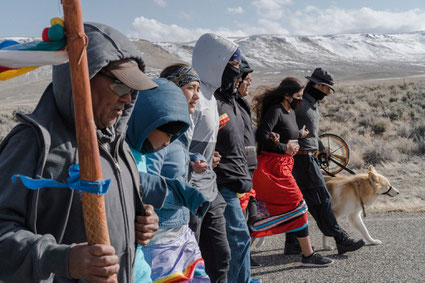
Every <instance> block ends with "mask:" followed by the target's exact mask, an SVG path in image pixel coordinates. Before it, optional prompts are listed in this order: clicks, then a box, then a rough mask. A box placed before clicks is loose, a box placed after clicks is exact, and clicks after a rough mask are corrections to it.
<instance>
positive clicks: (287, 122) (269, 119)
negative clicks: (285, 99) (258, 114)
mask: <svg viewBox="0 0 425 283" xmlns="http://www.w3.org/2000/svg"><path fill="white" fill-rule="evenodd" d="M270 132H275V133H278V134H279V135H280V139H279V143H278V144H275V143H274V142H273V141H271V140H270ZM299 134H300V131H299V129H298V125H297V120H296V116H295V111H293V110H291V111H290V112H288V111H286V110H285V108H283V106H282V105H281V104H275V105H272V106H270V107H269V108H268V109H266V111H265V112H264V114H263V117H262V119H261V121H260V124H259V125H258V129H257V132H256V134H255V138H256V140H257V143H258V153H260V152H261V151H268V152H275V153H280V154H284V153H285V152H286V144H287V143H288V141H289V140H297V139H298V138H299Z"/></svg>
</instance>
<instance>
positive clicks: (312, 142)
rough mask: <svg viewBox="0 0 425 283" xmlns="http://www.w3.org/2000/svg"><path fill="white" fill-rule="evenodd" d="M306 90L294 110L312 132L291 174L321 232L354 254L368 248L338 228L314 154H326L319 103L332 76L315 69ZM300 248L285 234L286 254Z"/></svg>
mask: <svg viewBox="0 0 425 283" xmlns="http://www.w3.org/2000/svg"><path fill="white" fill-rule="evenodd" d="M306 79H308V80H309V82H308V84H307V86H306V87H305V89H304V96H303V97H304V99H303V102H302V104H301V106H300V107H299V108H298V109H296V110H295V113H296V118H297V124H298V127H299V128H301V127H303V126H304V125H305V127H306V128H307V129H308V130H309V134H308V135H307V137H306V138H304V139H300V140H299V145H300V149H299V151H298V153H297V154H296V155H295V156H294V161H295V163H294V168H293V171H292V174H293V175H294V177H295V180H296V182H297V184H298V186H299V188H300V189H301V192H302V193H303V196H304V199H305V201H306V202H307V205H308V211H309V212H310V214H311V215H312V216H313V218H314V219H315V220H316V223H317V226H318V227H319V229H320V231H321V232H322V233H323V234H324V235H326V236H328V237H334V239H335V242H336V246H337V249H338V253H339V254H344V253H346V252H350V251H355V250H358V249H360V248H361V247H363V246H364V245H365V242H364V240H359V241H355V240H353V239H351V238H350V237H349V236H348V234H347V233H346V232H345V231H344V230H343V229H342V228H341V227H340V226H339V225H338V222H337V220H336V218H335V215H334V213H333V210H332V207H331V196H330V194H329V192H328V190H327V188H326V184H325V181H324V179H323V176H322V173H321V171H320V168H319V165H318V162H317V159H316V157H315V153H316V152H317V151H320V152H324V153H326V154H329V153H327V152H326V150H325V147H324V146H323V144H322V143H321V141H320V139H319V136H318V132H319V120H320V113H319V108H318V106H319V102H320V101H321V100H322V99H323V98H325V97H326V96H327V95H329V94H330V93H331V92H332V91H335V89H334V80H333V77H332V75H331V74H330V73H329V72H327V71H326V70H323V69H322V68H316V69H315V70H314V71H313V73H312V74H311V76H306ZM300 251H301V249H300V248H299V246H298V245H297V241H296V240H295V236H294V235H293V234H292V233H288V234H286V243H285V251H284V253H285V254H298V253H300Z"/></svg>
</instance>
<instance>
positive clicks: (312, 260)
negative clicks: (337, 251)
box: [301, 252, 334, 267]
mask: <svg viewBox="0 0 425 283" xmlns="http://www.w3.org/2000/svg"><path fill="white" fill-rule="evenodd" d="M333 262H334V261H333V260H332V259H330V258H328V257H324V256H321V255H320V254H318V253H315V252H314V253H312V254H311V255H309V256H304V255H302V257H301V265H302V266H307V267H325V266H328V265H331V264H332V263H333Z"/></svg>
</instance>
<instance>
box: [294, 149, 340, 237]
mask: <svg viewBox="0 0 425 283" xmlns="http://www.w3.org/2000/svg"><path fill="white" fill-rule="evenodd" d="M294 160H295V163H294V168H293V169H292V174H293V175H294V178H295V180H296V181H297V185H298V187H299V188H300V190H301V192H302V193H303V196H304V200H305V202H306V203H307V206H308V211H309V212H310V214H311V216H313V218H314V220H315V221H316V223H317V226H318V227H319V229H320V231H321V232H322V233H323V234H324V235H325V236H328V237H334V238H335V241H336V242H337V243H338V242H340V241H341V240H342V239H343V237H344V230H343V229H342V228H341V227H340V226H339V225H338V222H337V221H336V218H335V214H334V212H333V210H332V207H331V195H330V194H329V192H328V190H327V188H326V184H325V180H324V179H323V175H322V172H321V171H320V168H319V165H318V163H317V160H316V158H315V157H314V156H312V155H296V156H294ZM288 234H289V233H288ZM286 239H287V241H289V242H295V241H296V240H295V237H294V235H287V237H286Z"/></svg>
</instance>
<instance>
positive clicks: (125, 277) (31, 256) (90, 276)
mask: <svg viewBox="0 0 425 283" xmlns="http://www.w3.org/2000/svg"><path fill="white" fill-rule="evenodd" d="M84 28H85V33H86V34H87V36H88V38H89V44H88V46H87V57H88V62H89V74H90V86H91V93H92V103H93V115H94V123H95V125H96V128H97V138H98V142H99V151H100V160H101V166H102V172H103V176H104V178H105V179H110V180H111V183H110V186H109V191H108V192H107V193H106V194H105V209H106V216H107V223H108V230H109V235H110V239H111V245H110V246H109V245H92V246H89V245H88V244H87V243H86V242H87V239H86V236H85V228H84V223H83V213H82V206H81V194H82V193H81V191H74V190H70V189H68V188H57V187H53V188H48V187H44V188H41V189H39V190H35V191H32V190H29V189H27V188H26V187H25V186H24V185H23V184H22V183H21V182H20V181H16V182H14V183H12V182H11V177H12V176H13V175H15V174H21V175H24V176H28V177H30V178H38V176H41V177H43V178H46V179H53V180H54V181H56V182H60V183H67V178H68V168H70V167H71V166H72V165H74V164H76V163H78V154H77V140H76V135H75V122H74V112H73V100H72V91H71V80H70V73H69V64H68V63H66V64H63V65H59V66H55V67H53V80H52V83H51V84H50V85H49V86H48V87H47V88H46V90H45V91H44V93H43V95H42V97H41V99H40V101H39V103H38V105H37V107H36V109H35V110H34V112H33V113H31V114H29V115H21V114H18V115H17V116H18V117H17V118H18V120H19V122H20V123H19V124H18V125H17V126H15V128H13V129H12V131H11V132H10V133H9V135H8V136H7V137H6V138H5V139H4V140H3V142H2V143H1V144H0V187H1V192H0V266H1V268H0V281H1V282H39V281H43V282H75V281H76V279H80V280H90V281H95V282H113V280H112V278H111V276H112V275H114V274H116V275H117V278H118V281H119V282H133V280H134V277H133V262H134V259H135V251H136V241H137V242H138V243H140V244H142V245H144V244H147V243H148V242H149V240H150V239H151V238H152V237H153V235H154V233H155V231H156V230H157V229H158V218H157V216H156V215H155V213H154V212H153V207H152V206H144V205H143V203H142V199H141V194H140V179H139V173H138V170H137V167H136V164H135V162H134V159H133V157H132V155H131V152H130V149H129V147H128V145H127V143H126V142H125V140H124V137H125V130H126V126H127V120H128V119H129V117H130V114H131V112H132V109H133V105H134V103H135V101H136V99H137V95H138V90H145V89H152V88H155V87H156V84H155V83H153V82H152V81H151V80H150V79H149V78H148V77H147V76H146V75H145V74H144V73H143V70H144V63H143V60H142V58H141V55H140V51H138V50H137V49H136V47H135V46H134V45H133V44H132V43H131V42H130V41H129V40H128V38H127V37H125V36H124V35H123V34H121V33H120V32H118V31H116V30H114V29H112V28H110V27H108V26H105V25H101V24H96V23H87V24H85V26H84ZM161 204H162V201H161V200H158V203H157V204H156V205H157V206H160V205H161ZM138 212H140V213H141V214H142V215H143V214H144V215H145V216H137V215H138V214H139V213H138ZM136 221H137V222H138V224H136ZM136 234H137V236H136Z"/></svg>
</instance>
